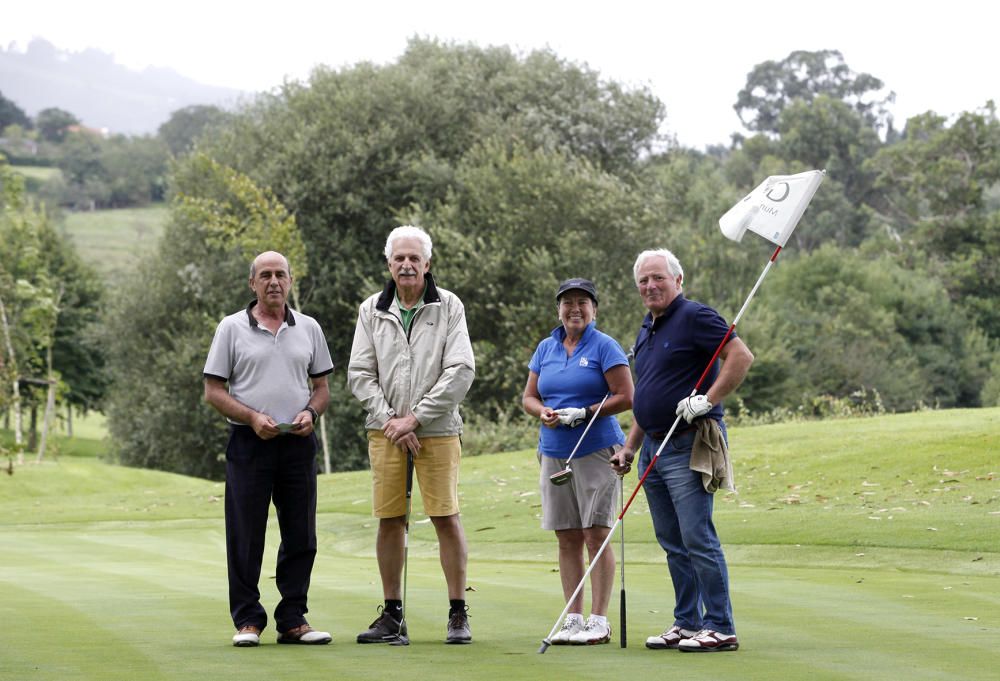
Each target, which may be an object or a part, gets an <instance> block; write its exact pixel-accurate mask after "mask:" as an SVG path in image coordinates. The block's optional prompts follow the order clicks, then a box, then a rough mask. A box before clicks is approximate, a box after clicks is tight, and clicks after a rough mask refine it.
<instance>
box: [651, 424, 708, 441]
mask: <svg viewBox="0 0 1000 681" xmlns="http://www.w3.org/2000/svg"><path fill="white" fill-rule="evenodd" d="M697 428H698V426H696V425H695V424H693V423H692V424H689V425H687V426H684V427H683V428H678V429H677V430H675V431H674V435H681V434H683V433H687V432H690V431H692V430H695V429H697ZM668 432H669V431H660V432H658V433H646V435H647V436H649V437H650V438H651V439H653V440H656V441H657V442H663V440H664V439H665V438H666V437H667V433H668Z"/></svg>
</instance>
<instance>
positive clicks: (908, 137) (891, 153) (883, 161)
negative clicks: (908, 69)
mask: <svg viewBox="0 0 1000 681" xmlns="http://www.w3.org/2000/svg"><path fill="white" fill-rule="evenodd" d="M869 167H870V168H871V170H872V171H873V172H874V173H875V175H876V178H875V186H876V187H877V188H878V189H879V190H880V192H881V194H882V196H883V197H884V200H883V203H882V204H881V208H882V211H881V212H880V218H881V219H882V220H883V221H884V222H885V224H887V225H888V226H889V227H890V228H891V229H892V230H893V234H894V235H895V236H896V237H897V238H899V239H900V240H901V241H902V242H903V244H904V248H905V250H904V254H905V255H906V256H907V257H909V259H910V262H911V263H913V265H914V266H917V267H921V268H926V269H929V270H931V271H933V272H935V273H937V274H938V275H939V276H940V279H941V282H942V285H943V286H944V287H945V289H946V290H947V291H948V292H949V294H950V296H951V299H952V301H953V302H955V303H958V304H960V305H962V306H963V307H964V308H965V309H967V310H968V311H969V312H970V314H971V316H972V318H973V319H974V320H976V321H977V322H978V323H979V325H980V326H981V327H982V328H983V329H984V330H985V331H986V332H987V333H988V334H989V335H990V336H991V337H992V338H995V339H1000V306H998V305H997V304H996V301H997V300H998V297H1000V201H998V200H997V195H998V187H1000V120H998V119H997V114H996V109H995V108H994V106H993V104H992V103H990V104H988V105H987V106H986V107H984V108H983V109H982V110H980V111H970V112H965V113H963V114H961V115H960V116H958V118H957V119H956V120H954V121H953V122H951V123H949V121H948V120H947V119H946V118H945V117H943V116H939V115H937V114H934V113H927V114H924V115H921V116H917V117H915V118H912V119H910V121H909V122H908V123H907V126H906V129H905V131H904V134H903V139H902V140H901V141H900V142H899V143H897V144H894V145H892V146H890V147H887V148H885V149H884V150H882V151H881V152H880V153H879V154H878V156H877V157H876V158H874V159H873V160H872V161H871V163H870V166H869Z"/></svg>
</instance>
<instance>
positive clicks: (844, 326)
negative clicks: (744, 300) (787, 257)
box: [740, 245, 991, 410]
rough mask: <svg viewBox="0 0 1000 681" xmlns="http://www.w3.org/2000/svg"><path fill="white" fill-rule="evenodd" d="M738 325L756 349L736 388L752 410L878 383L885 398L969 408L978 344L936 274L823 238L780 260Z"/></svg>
mask: <svg viewBox="0 0 1000 681" xmlns="http://www.w3.org/2000/svg"><path fill="white" fill-rule="evenodd" d="M755 305H756V307H755V309H754V313H753V314H752V315H751V316H750V317H748V319H747V321H746V323H744V324H743V325H742V327H743V328H742V330H741V333H742V334H743V335H744V336H745V337H746V338H747V339H748V343H749V344H750V346H751V348H757V347H758V346H759V347H761V348H763V349H764V353H763V354H764V360H765V361H764V362H763V364H762V366H761V367H758V366H757V364H756V363H755V365H754V369H753V371H751V373H750V376H749V377H748V379H747V383H746V385H745V386H744V387H743V388H741V390H740V396H741V397H743V398H744V399H745V400H746V401H748V402H749V403H750V404H752V405H753V407H754V408H756V409H758V410H766V409H769V408H774V407H779V406H783V407H794V406H797V405H799V404H802V405H806V406H807V407H808V405H809V403H810V400H811V399H812V398H813V397H815V396H817V395H833V396H837V397H844V396H848V395H850V394H851V393H853V392H855V391H858V390H861V389H867V390H871V389H874V390H877V391H878V393H879V394H880V395H881V397H882V401H883V403H884V404H885V406H886V407H887V408H889V409H893V410H909V409H913V408H915V407H917V406H919V405H920V404H924V405H932V406H942V407H954V406H978V404H979V395H980V391H981V389H982V387H983V385H984V382H985V381H986V380H987V378H988V376H989V368H988V367H989V363H990V361H991V355H990V354H989V353H988V352H986V351H985V350H986V348H987V347H988V346H987V344H986V343H985V342H984V341H985V339H984V336H983V334H982V333H981V332H980V331H978V330H977V329H976V328H975V327H974V326H973V325H971V324H970V323H969V320H968V318H967V316H966V315H965V313H964V312H963V311H962V310H960V309H958V308H956V307H954V306H950V305H948V304H947V293H946V292H945V290H944V288H943V287H942V286H941V284H940V282H938V281H937V280H936V279H934V278H933V277H931V276H928V275H927V273H925V272H920V271H914V270H911V269H908V268H905V267H903V266H901V265H900V264H899V263H898V262H896V261H895V259H894V258H893V257H892V256H891V255H881V256H879V257H876V258H870V257H865V256H864V255H863V254H859V253H857V252H855V251H851V250H846V249H839V248H836V247H834V246H832V245H827V246H824V247H822V248H820V249H818V250H817V251H815V252H813V253H811V254H809V255H806V256H802V257H799V258H797V259H795V260H793V261H791V262H786V263H783V264H782V266H781V267H779V268H778V269H777V270H776V271H775V273H774V275H772V279H771V281H769V282H768V287H767V290H766V292H764V293H763V294H762V295H761V296H760V299H759V300H758V301H757V302H756V303H755Z"/></svg>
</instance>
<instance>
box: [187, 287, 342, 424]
mask: <svg viewBox="0 0 1000 681" xmlns="http://www.w3.org/2000/svg"><path fill="white" fill-rule="evenodd" d="M256 304H257V301H256V300H254V301H252V302H251V303H250V304H249V305H248V306H247V308H246V309H245V310H242V311H240V312H237V313H236V314H231V315H229V316H228V317H226V318H225V319H223V320H222V321H221V322H219V326H218V327H217V328H216V330H215V338H213V339H212V347H211V348H210V349H209V351H208V359H207V360H206V361H205V370H204V374H205V376H206V377H209V378H217V379H219V380H222V381H228V382H229V394H230V395H232V396H233V397H234V398H235V399H237V400H238V401H240V402H242V403H243V404H245V405H247V406H248V407H250V408H251V409H253V410H254V411H259V412H261V413H262V414H267V415H268V416H270V417H271V418H272V419H274V420H275V421H276V422H278V423H291V422H292V420H293V419H294V418H295V417H296V415H298V413H299V412H300V411H302V410H303V409H304V408H305V406H306V405H307V404H308V403H309V395H310V389H309V379H310V378H319V377H320V376H326V375H327V374H329V373H331V372H332V371H333V360H332V359H331V358H330V349H329V348H328V347H327V345H326V338H325V337H324V336H323V330H322V329H321V328H320V326H319V323H318V322H317V321H316V320H315V319H313V318H312V317H309V316H307V315H304V314H301V313H300V312H296V311H295V310H293V309H292V308H290V307H288V306H285V321H284V322H282V324H281V327H280V328H279V329H278V332H277V333H275V334H272V333H271V332H270V331H269V330H267V329H266V328H264V327H262V326H260V325H259V324H258V323H257V320H256V319H254V316H253V314H252V313H251V309H252V308H253V306H254V305H256ZM230 422H233V423H235V422H234V421H232V420H230ZM244 425H246V424H244Z"/></svg>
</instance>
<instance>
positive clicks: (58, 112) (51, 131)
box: [35, 107, 80, 143]
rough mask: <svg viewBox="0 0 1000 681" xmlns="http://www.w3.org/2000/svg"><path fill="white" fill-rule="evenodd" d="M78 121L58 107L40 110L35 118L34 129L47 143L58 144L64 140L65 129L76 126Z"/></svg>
mask: <svg viewBox="0 0 1000 681" xmlns="http://www.w3.org/2000/svg"><path fill="white" fill-rule="evenodd" d="M79 122H80V119H79V118H77V117H76V116H74V115H73V114H71V113H70V112H69V111H66V110H64V109H60V108H58V107H49V108H48V109H42V110H41V111H39V112H38V115H37V116H36V117H35V127H36V128H38V134H40V135H41V136H42V139H43V140H45V141H47V142H53V143H59V142H62V141H63V140H64V139H66V134H67V129H68V128H69V127H70V126H72V125H77V124H78V123H79Z"/></svg>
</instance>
